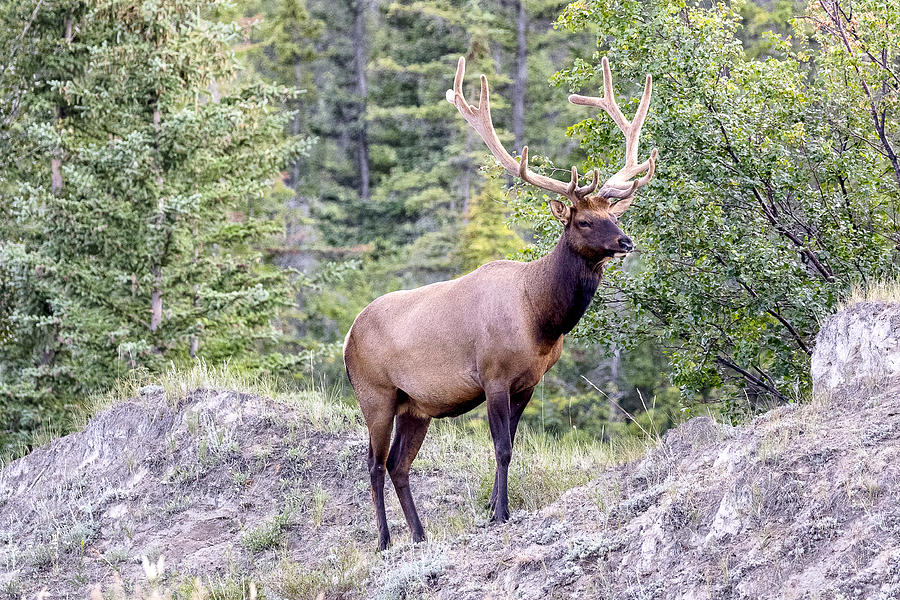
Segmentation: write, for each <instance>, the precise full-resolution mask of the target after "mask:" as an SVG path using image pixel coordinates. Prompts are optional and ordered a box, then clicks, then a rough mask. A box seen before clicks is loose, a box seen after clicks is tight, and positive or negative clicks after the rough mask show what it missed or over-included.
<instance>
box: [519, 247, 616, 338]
mask: <svg viewBox="0 0 900 600" xmlns="http://www.w3.org/2000/svg"><path fill="white" fill-rule="evenodd" d="M602 273H603V268H602V265H601V264H599V263H598V264H590V263H588V261H586V260H585V259H584V258H582V257H581V256H579V255H578V254H576V253H575V252H574V251H573V250H572V249H571V248H570V247H569V244H568V243H567V241H566V236H565V233H563V236H562V237H561V238H560V240H559V243H557V244H556V248H554V249H553V251H552V252H551V253H550V254H548V255H547V256H544V257H543V258H541V259H539V260H536V261H534V262H532V263H529V264H528V268H527V270H526V279H525V291H526V293H527V294H528V299H529V301H530V302H531V305H532V308H533V309H534V311H535V318H536V322H537V326H538V331H539V333H540V335H541V337H542V338H543V339H544V340H545V341H547V342H551V343H552V342H555V341H556V340H558V339H559V338H560V336H562V335H565V334H567V333H569V332H570V331H572V329H573V328H574V327H575V325H577V324H578V321H579V320H581V317H582V316H583V315H584V313H585V311H586V310H587V307H588V306H589V305H590V303H591V300H592V299H593V298H594V292H596V291H597V286H598V285H599V284H600V276H601V275H602Z"/></svg>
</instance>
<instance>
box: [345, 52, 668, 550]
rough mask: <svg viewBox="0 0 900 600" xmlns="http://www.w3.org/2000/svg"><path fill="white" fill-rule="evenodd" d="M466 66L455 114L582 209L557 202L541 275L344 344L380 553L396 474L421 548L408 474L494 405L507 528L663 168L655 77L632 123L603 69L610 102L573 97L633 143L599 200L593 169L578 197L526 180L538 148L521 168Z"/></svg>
mask: <svg viewBox="0 0 900 600" xmlns="http://www.w3.org/2000/svg"><path fill="white" fill-rule="evenodd" d="M465 64H466V63H465V59H463V58H460V59H459V65H458V67H457V69H456V78H455V79H454V82H453V89H452V90H448V91H447V101H449V102H450V103H451V104H453V105H454V106H455V107H456V108H457V109H458V110H459V112H460V114H462V116H463V118H464V119H465V120H466V122H468V124H469V125H471V126H472V128H473V129H474V130H475V131H476V132H478V135H479V136H481V139H482V140H484V143H485V144H487V147H488V148H489V149H490V151H491V153H492V154H493V155H494V156H495V157H496V158H497V160H498V161H500V164H501V165H503V167H504V168H505V169H506V171H508V172H509V173H510V174H511V175H513V176H514V177H519V178H521V179H522V180H524V181H525V182H527V183H530V184H532V185H534V186H537V187H539V188H541V189H543V190H546V191H548V192H551V193H552V194H558V195H559V196H562V197H563V198H566V199H568V200H569V202H570V203H571V204H567V203H565V202H563V201H562V200H560V199H558V198H551V199H550V201H549V202H550V209H551V211H552V213H553V215H554V217H556V218H557V219H558V220H559V221H561V222H562V223H563V226H564V228H563V233H562V236H561V237H560V239H559V243H557V245H556V248H555V249H554V250H553V251H552V252H550V253H549V254H548V255H546V256H544V257H543V258H541V259H539V260H536V261H534V262H530V263H521V262H515V261H509V260H498V261H494V262H490V263H488V264H486V265H483V266H482V267H480V268H478V269H476V270H475V271H472V272H471V273H469V274H468V275H465V276H463V277H460V278H458V279H454V280H452V281H441V282H438V283H433V284H431V285H426V286H424V287H420V288H417V289H413V290H403V291H397V292H391V293H389V294H386V295H384V296H381V297H380V298H378V299H376V300H375V301H374V302H372V303H371V304H369V305H368V306H367V307H366V308H364V309H363V310H362V312H360V313H359V315H358V316H357V317H356V320H355V321H354V322H353V325H352V326H351V327H350V331H348V332H347V337H346V340H345V341H344V364H345V366H346V368H347V375H348V377H349V378H350V382H351V385H352V386H353V389H354V391H355V392H356V398H357V400H358V402H359V406H360V408H361V409H362V413H363V416H364V418H365V421H366V427H368V430H369V453H368V469H369V476H370V479H371V485H372V500H373V502H374V504H375V512H376V519H377V523H378V543H379V547H380V548H381V549H384V548H386V547H387V546H388V543H389V541H390V534H389V532H388V525H387V519H386V516H385V510H384V476H385V472H387V473H389V474H390V477H391V480H392V481H393V483H394V488H395V489H396V492H397V497H398V498H399V500H400V506H401V507H402V509H403V514H404V516H405V517H406V522H407V524H408V525H409V528H410V531H411V533H412V539H413V541H414V542H419V541H422V540H424V539H425V532H424V530H423V528H422V523H421V522H420V520H419V516H418V514H417V512H416V507H415V504H414V503H413V498H412V494H411V492H410V488H409V470H410V465H412V462H413V460H414V459H415V457H416V454H417V453H418V451H419V448H420V447H421V445H422V441H423V440H424V439H425V434H426V432H427V431H428V425H429V423H430V422H431V419H436V418H442V417H453V416H457V415H461V414H463V413H465V412H468V411H470V410H472V409H473V408H475V407H476V406H478V405H479V404H481V403H482V402H485V401H487V412H488V423H489V425H490V431H491V437H492V438H493V442H494V456H495V459H496V473H495V476H494V487H493V491H492V492H491V500H490V507H491V509H492V511H493V514H492V521H498V522H505V521H506V520H507V519H508V518H509V504H508V498H507V473H508V467H509V461H510V456H511V454H512V447H513V441H514V439H515V435H516V428H517V426H518V424H519V419H520V418H521V416H522V411H523V410H524V409H525V406H526V405H527V404H528V401H529V400H530V399H531V395H532V392H533V391H534V387H535V386H536V385H537V383H538V382H539V381H540V379H541V377H542V376H543V375H544V373H546V372H547V371H548V370H549V369H550V367H552V366H553V365H554V363H556V361H557V359H559V355H560V352H561V350H562V344H563V336H564V335H565V334H567V333H568V332H569V331H571V330H572V328H573V327H575V325H576V324H577V323H578V321H579V320H580V319H581V317H582V315H583V314H584V312H585V310H587V307H588V304H590V302H591V299H592V298H593V296H594V292H595V291H596V290H597V286H598V284H599V283H600V276H601V273H602V268H603V265H604V264H605V263H607V262H608V261H610V260H612V259H613V258H616V257H622V256H625V255H627V254H628V253H629V252H631V251H632V250H633V249H634V245H633V244H632V241H631V240H630V239H629V238H628V237H627V236H626V235H625V234H624V233H623V232H622V230H621V229H619V227H618V225H617V219H618V217H619V216H621V215H622V213H624V212H625V210H626V209H627V208H628V207H629V205H630V204H631V202H632V200H633V198H634V193H635V191H636V190H637V189H638V188H639V187H641V186H642V185H644V184H646V183H647V182H648V181H650V178H651V177H652V176H653V171H654V168H655V163H656V150H655V149H654V150H653V151H652V152H651V153H650V157H649V158H648V159H647V160H646V161H645V162H643V163H638V160H637V158H638V139H639V137H640V133H641V126H642V125H643V123H644V120H645V118H646V116H647V109H648V108H649V106H650V93H651V86H652V82H651V77H650V76H649V75H648V76H647V81H646V84H645V86H644V93H643V95H642V96H641V101H640V104H639V106H638V109H637V113H636V114H635V117H634V120H633V121H632V122H629V121H628V120H627V119H626V118H625V116H624V115H623V114H622V111H621V110H620V109H619V106H618V105H617V104H616V100H615V96H614V95H613V88H612V76H611V74H610V70H609V63H608V62H607V60H606V58H604V59H603V96H602V97H600V98H596V97H586V96H578V95H572V96H569V101H570V102H572V103H574V104H581V105H585V106H596V107H599V108H602V109H603V110H604V111H606V113H608V114H609V116H610V117H611V118H612V120H613V121H614V122H615V123H616V125H617V126H618V127H619V129H621V130H622V133H624V134H625V166H624V167H623V168H622V169H621V170H620V171H619V172H618V173H616V174H615V175H613V176H612V177H611V178H610V179H609V180H607V181H606V183H604V184H603V186H601V187H600V189H599V190H597V183H598V178H599V172H598V171H597V170H596V169H595V170H594V173H593V181H592V182H591V183H588V184H586V185H579V181H578V172H577V170H576V168H575V167H572V174H571V178H570V180H569V181H568V182H564V181H558V180H556V179H552V178H550V177H545V176H543V175H539V174H537V173H534V172H532V171H531V170H530V169H529V168H528V147H527V146H526V147H525V148H523V149H522V155H521V157H520V159H519V160H518V161H517V160H516V159H515V158H513V157H512V156H511V155H510V154H509V153H507V152H506V150H505V149H504V148H503V145H502V144H501V142H500V139H499V138H498V137H497V133H496V131H495V130H494V125H493V123H492V122H491V107H490V100H489V92H488V82H487V78H486V77H485V76H484V75H482V76H481V99H480V101H479V104H478V107H477V108H476V107H474V106H472V105H470V104H469V103H468V102H466V98H465V96H463V92H462V85H463V75H464V74H465ZM645 172H646V173H645ZM641 173H645V174H644V175H643V176H642V177H640V178H638V179H634V178H635V177H636V176H638V175H640V174H641ZM595 190H597V191H596V193H594V192H595ZM610 200H614V201H615V202H614V203H611V202H610ZM392 428H394V430H395V431H394V436H393V443H392V442H391V429H392Z"/></svg>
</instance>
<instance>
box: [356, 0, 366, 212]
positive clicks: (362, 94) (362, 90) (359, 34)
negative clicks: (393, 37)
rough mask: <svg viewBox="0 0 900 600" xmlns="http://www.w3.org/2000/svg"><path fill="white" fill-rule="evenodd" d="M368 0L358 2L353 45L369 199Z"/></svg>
mask: <svg viewBox="0 0 900 600" xmlns="http://www.w3.org/2000/svg"><path fill="white" fill-rule="evenodd" d="M366 1H367V0H357V2H356V23H355V26H354V28H353V47H354V49H355V50H356V54H355V57H354V66H355V68H356V93H357V96H359V115H358V118H359V150H358V160H359V195H360V197H361V198H362V199H363V200H368V199H369V139H368V131H367V129H368V127H367V125H366V99H367V96H368V89H367V83H366V62H367V60H366Z"/></svg>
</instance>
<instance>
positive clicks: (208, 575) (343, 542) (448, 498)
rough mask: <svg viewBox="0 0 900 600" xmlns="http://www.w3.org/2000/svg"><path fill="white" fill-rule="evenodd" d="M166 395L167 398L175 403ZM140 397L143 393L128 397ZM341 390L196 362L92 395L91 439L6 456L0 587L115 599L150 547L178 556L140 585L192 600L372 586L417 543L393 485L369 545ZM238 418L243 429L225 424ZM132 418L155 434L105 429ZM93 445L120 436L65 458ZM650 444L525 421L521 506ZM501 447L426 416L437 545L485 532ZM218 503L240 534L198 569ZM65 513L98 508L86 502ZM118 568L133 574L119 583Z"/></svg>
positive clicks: (419, 466)
mask: <svg viewBox="0 0 900 600" xmlns="http://www.w3.org/2000/svg"><path fill="white" fill-rule="evenodd" d="M147 386H158V387H157V388H154V387H147ZM154 390H156V391H154ZM197 390H207V391H197ZM208 390H228V392H227V393H224V394H218V395H217V394H216V393H215V392H211V391H208ZM156 392H164V394H165V396H164V399H163V396H162V395H161V394H156ZM141 394H143V395H144V396H145V399H144V400H140V401H134V400H132V399H134V398H136V397H138V396H140V395H141ZM154 394H156V395H157V396H158V399H156V396H154ZM336 396H337V395H336V394H329V393H327V392H323V391H321V390H320V391H316V390H309V391H304V392H294V393H287V394H285V393H280V392H279V391H278V388H277V386H275V385H273V384H272V383H270V382H265V381H256V380H247V379H244V378H241V377H238V376H235V375H234V374H232V373H230V372H229V371H227V370H226V369H213V368H209V367H206V366H204V365H198V366H196V367H195V368H194V369H192V370H191V371H188V372H172V373H168V374H166V375H164V376H162V377H156V378H153V379H152V380H144V379H137V378H135V379H133V380H130V381H125V382H122V384H121V385H120V386H119V387H118V388H117V389H115V390H113V391H111V392H110V393H108V394H105V395H103V396H101V397H97V398H95V399H93V401H92V403H91V408H90V410H88V411H87V412H86V413H85V415H84V418H83V420H82V422H81V423H80V424H79V425H80V426H79V427H78V429H82V430H83V432H82V433H80V434H78V433H76V434H73V435H71V436H67V437H66V438H63V439H62V440H58V441H57V442H54V443H53V444H52V445H51V446H50V447H49V448H48V449H42V450H38V451H36V452H35V453H34V454H32V455H31V456H29V457H26V458H25V459H24V460H23V461H18V462H15V463H12V464H11V465H9V468H8V469H6V470H5V471H4V472H3V475H2V476H0V506H2V505H5V504H8V506H7V507H6V509H7V510H8V511H9V509H13V510H14V511H15V512H16V513H17V514H18V515H19V517H18V518H11V519H7V520H5V521H4V520H3V518H0V572H4V571H5V572H6V574H5V575H3V576H0V586H2V587H0V597H2V596H3V594H4V593H6V595H8V596H10V597H17V596H18V595H19V594H21V593H24V592H35V591H38V590H40V589H42V588H47V589H50V590H51V591H54V592H56V593H58V594H60V595H62V596H69V597H85V596H86V594H87V593H88V590H89V589H90V588H91V586H93V585H97V584H101V585H102V586H103V589H104V590H105V591H106V595H107V596H109V595H110V594H111V595H113V596H116V595H119V596H121V595H122V594H125V593H126V591H127V592H128V593H129V594H133V593H134V586H135V585H136V584H140V582H141V581H142V580H144V579H146V578H147V575H146V574H145V573H144V572H143V571H144V568H143V566H142V565H141V562H140V561H141V558H142V556H144V555H146V556H148V557H149V559H151V563H153V564H155V562H154V561H156V560H158V557H159V555H160V554H162V555H163V556H164V559H166V560H168V565H166V566H165V568H164V570H163V575H162V576H160V577H154V578H153V579H154V582H153V583H152V585H150V586H149V587H148V586H147V583H146V582H144V590H143V592H141V593H143V594H148V593H150V590H151V589H156V590H157V591H159V592H161V593H164V594H165V593H168V594H171V595H174V596H175V597H191V596H192V594H194V593H196V591H197V590H199V589H206V591H207V592H210V593H212V592H215V593H214V594H213V595H214V596H215V597H246V596H247V595H248V594H249V583H250V581H257V582H259V584H260V587H259V590H260V594H265V593H268V594H269V595H270V596H278V597H303V598H305V597H313V598H314V597H317V596H318V595H319V594H320V593H324V594H325V595H326V597H335V596H341V597H354V596H358V595H361V594H362V593H363V590H364V589H365V588H366V587H367V583H366V582H369V581H371V580H372V579H373V578H376V577H377V574H378V573H379V572H380V570H381V569H382V568H383V566H384V565H385V564H386V562H385V561H388V562H389V561H390V557H391V556H398V555H399V554H402V553H403V552H406V551H408V550H409V547H410V546H411V544H410V543H409V542H408V539H409V538H408V535H409V534H408V532H407V531H406V527H405V523H404V522H403V519H402V513H401V511H400V510H399V506H398V504H397V502H396V497H395V496H394V494H393V491H392V490H391V489H390V486H388V489H387V490H386V495H387V498H388V502H389V519H390V520H391V525H392V529H393V532H392V533H393V535H394V544H395V547H394V548H393V549H392V551H391V552H389V553H386V554H377V553H375V552H374V551H373V548H374V545H375V533H374V525H373V520H374V518H373V515H372V508H371V504H370V503H369V500H368V485H367V475H366V473H365V471H364V469H363V457H364V451H365V442H366V432H365V427H364V425H363V424H362V422H361V419H360V415H359V411H358V408H357V407H356V405H355V404H353V403H350V404H348V403H344V402H341V401H339V400H337V399H336ZM235 415H237V416H235ZM232 418H234V419H235V421H234V423H233V424H228V423H225V421H230V419H232ZM128 426H133V427H134V428H135V431H137V432H140V433H139V434H140V435H145V436H146V438H145V439H144V440H134V439H131V438H133V436H130V437H129V436H127V435H126V437H125V438H123V439H121V440H119V439H116V440H110V439H109V438H110V436H115V435H116V432H117V431H119V430H121V429H123V428H127V427H128ZM85 427H86V429H85ZM159 428H161V429H159ZM152 431H156V433H155V434H154V433H152ZM143 432H148V433H143ZM79 436H80V437H79ZM154 436H155V437H154ZM82 438H83V439H82ZM91 440H93V441H91ZM94 442H97V443H99V444H101V445H106V446H109V445H119V446H121V447H118V446H117V447H116V448H115V450H116V452H114V453H112V454H111V455H110V456H105V455H104V456H101V458H99V459H96V458H91V461H93V462H89V461H88V460H87V459H84V460H81V464H80V465H78V462H79V460H80V459H79V460H75V461H74V462H72V463H71V464H69V463H65V462H61V461H65V460H69V461H72V460H73V457H75V458H76V459H78V457H79V456H80V454H79V453H83V454H85V455H87V454H89V453H90V452H92V451H93V450H90V448H93V447H94V446H95V445H96V444H95V443H94ZM654 443H655V441H654V440H644V441H642V440H633V439H631V440H628V441H627V442H619V443H616V444H608V443H583V442H577V441H575V440H574V439H571V438H564V439H560V440H557V439H550V438H548V437H545V436H543V435H541V434H540V433H538V432H534V431H530V430H527V429H526V430H524V431H522V433H521V435H520V436H518V437H517V444H516V450H515V453H514V461H513V464H512V465H511V490H510V494H511V505H512V507H513V509H514V510H516V509H526V510H528V511H533V510H537V509H540V508H542V507H544V506H547V505H549V504H550V503H552V502H554V501H555V500H556V499H557V498H559V497H560V495H562V494H563V493H564V492H565V491H566V490H568V489H571V488H573V487H576V486H579V485H583V484H585V483H587V482H588V481H590V480H592V479H594V478H596V477H597V476H598V474H600V473H601V472H602V471H603V470H604V469H606V468H607V467H608V466H610V465H612V464H617V463H621V462H622V461H624V460H629V459H633V458H635V457H637V456H639V455H641V454H643V453H644V452H645V451H646V449H647V447H648V446H650V445H653V444H654ZM66 444H68V445H66ZM92 444H93V445H92ZM491 448H492V447H491V442H490V436H489V433H488V431H487V429H486V427H485V426H484V424H483V423H479V422H474V421H441V422H437V423H436V424H435V426H433V427H432V430H431V431H430V432H429V435H428V438H427V439H426V441H425V444H424V447H423V449H422V452H421V453H420V455H419V458H418V459H417V461H416V463H415V465H414V468H413V481H412V484H413V492H414V494H415V496H416V498H417V500H418V501H419V505H420V512H421V513H422V515H423V518H424V520H425V523H426V528H427V531H428V534H429V538H430V541H429V545H428V547H429V548H440V547H441V545H442V544H445V543H447V542H448V541H449V540H452V539H455V538H456V537H458V536H459V535H460V534H461V533H463V532H466V531H470V530H473V529H480V528H482V527H484V526H485V525H486V521H487V517H488V514H487V511H486V509H485V506H484V505H485V504H486V500H487V497H488V495H489V493H490V487H491V484H492V482H493V452H492V449H491ZM53 452H56V453H57V454H58V455H59V456H56V455H54V454H53ZM41 461H43V462H41ZM104 461H106V462H109V463H110V464H105V462H104ZM123 462H124V463H127V464H126V465H123V464H122V463H123ZM29 463H32V464H33V468H32V469H31V470H30V471H29V470H28V467H29ZM84 464H88V467H87V468H84V466H83V465H84ZM41 465H43V470H40V469H38V467H39V466H41ZM73 465H78V466H73ZM48 467H49V469H50V471H51V472H52V471H54V470H55V471H59V472H58V473H57V475H58V479H57V478H48V477H47V476H46V475H45V473H47V469H48ZM282 467H283V468H282ZM117 469H118V471H121V472H122V473H124V475H122V474H118V471H117ZM70 471H77V472H78V474H77V477H76V476H70V475H72V474H71V473H70ZM144 471H146V472H147V473H149V474H148V475H146V477H145V481H144V483H142V484H138V485H136V486H135V487H130V488H127V489H126V488H125V487H122V488H121V489H117V490H112V491H111V490H110V489H109V486H110V482H111V481H118V480H121V479H122V478H128V477H129V476H133V475H134V474H135V473H137V472H141V473H143V472H144ZM4 478H5V480H6V481H5V482H4ZM48 479H50V481H48ZM4 485H5V487H4ZM16 486H18V488H16ZM141 486H144V487H141ZM16 489H18V490H19V492H21V491H22V490H23V489H25V492H26V493H25V494H22V493H18V494H17V493H14V491H15V490H16ZM4 494H5V495H4ZM110 498H111V499H110ZM120 505H121V506H120ZM135 505H140V506H141V508H140V509H135V508H134V506H135ZM210 505H217V506H226V507H240V511H239V514H236V515H229V516H228V519H230V521H228V522H229V523H233V525H232V530H231V531H230V533H223V532H220V531H215V532H212V533H209V538H208V539H207V540H205V542H203V543H206V544H207V545H209V546H210V547H215V548H218V550H217V552H218V553H219V554H217V555H216V556H217V557H220V558H221V556H226V558H227V560H224V562H223V561H222V560H218V559H215V560H213V559H209V558H207V560H206V562H207V563H208V564H209V565H210V568H208V569H205V568H204V567H202V566H198V564H197V562H196V561H194V562H192V561H191V559H190V556H192V555H190V553H189V552H188V550H185V549H184V547H183V545H182V546H178V545H177V544H175V543H174V542H171V540H173V539H177V538H179V537H187V538H190V537H191V536H196V535H197V533H196V531H195V530H196V527H194V526H195V525H196V523H198V522H201V523H205V522H207V520H208V519H207V517H209V519H213V517H215V518H219V516H217V515H218V513H210V512H209V511H208V510H207V509H206V508H205V507H207V506H210ZM71 506H79V507H81V506H88V507H89V508H88V509H85V510H84V511H82V512H78V511H73V510H72V509H71ZM122 506H127V507H128V508H127V511H126V516H125V517H116V518H115V519H112V521H113V522H110V521H111V517H110V515H111V514H116V511H118V510H119V509H121V510H126V509H125V508H122ZM78 510H79V511H81V509H80V508H79V509H78ZM7 514H9V512H8V513H7ZM210 515H212V516H210ZM192 527H193V529H192ZM4 528H5V530H4ZM26 531H28V532H32V531H33V533H27V534H26V533H23V532H26ZM223 536H224V537H223ZM223 540H224V541H223ZM4 542H5V545H4ZM166 552H168V553H169V554H170V556H165V553H166ZM195 555H196V553H195ZM180 559H183V560H181V563H180V564H179V560H180ZM217 561H218V562H217ZM203 564H206V563H203ZM148 566H149V567H150V569H149V570H150V572H151V575H152V574H153V573H152V571H153V567H152V564H148ZM212 567H215V568H212ZM214 572H215V573H214ZM117 577H121V578H122V579H124V584H123V586H122V587H117V585H118V584H117V583H116V578H117Z"/></svg>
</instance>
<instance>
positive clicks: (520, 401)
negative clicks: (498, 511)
mask: <svg viewBox="0 0 900 600" xmlns="http://www.w3.org/2000/svg"><path fill="white" fill-rule="evenodd" d="M533 393H534V388H528V389H527V390H522V391H521V392H516V393H515V394H513V395H512V396H511V397H510V399H509V405H510V415H509V448H510V451H511V450H512V448H513V447H515V445H516V430H517V429H518V428H519V419H521V418H522V413H523V412H525V407H526V406H528V403H529V402H530V401H531V395H532V394H533ZM496 505H497V475H496V474H495V475H494V488H493V489H492V490H491V499H490V502H489V503H488V508H489V509H490V510H491V511H493V510H494V506H496Z"/></svg>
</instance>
